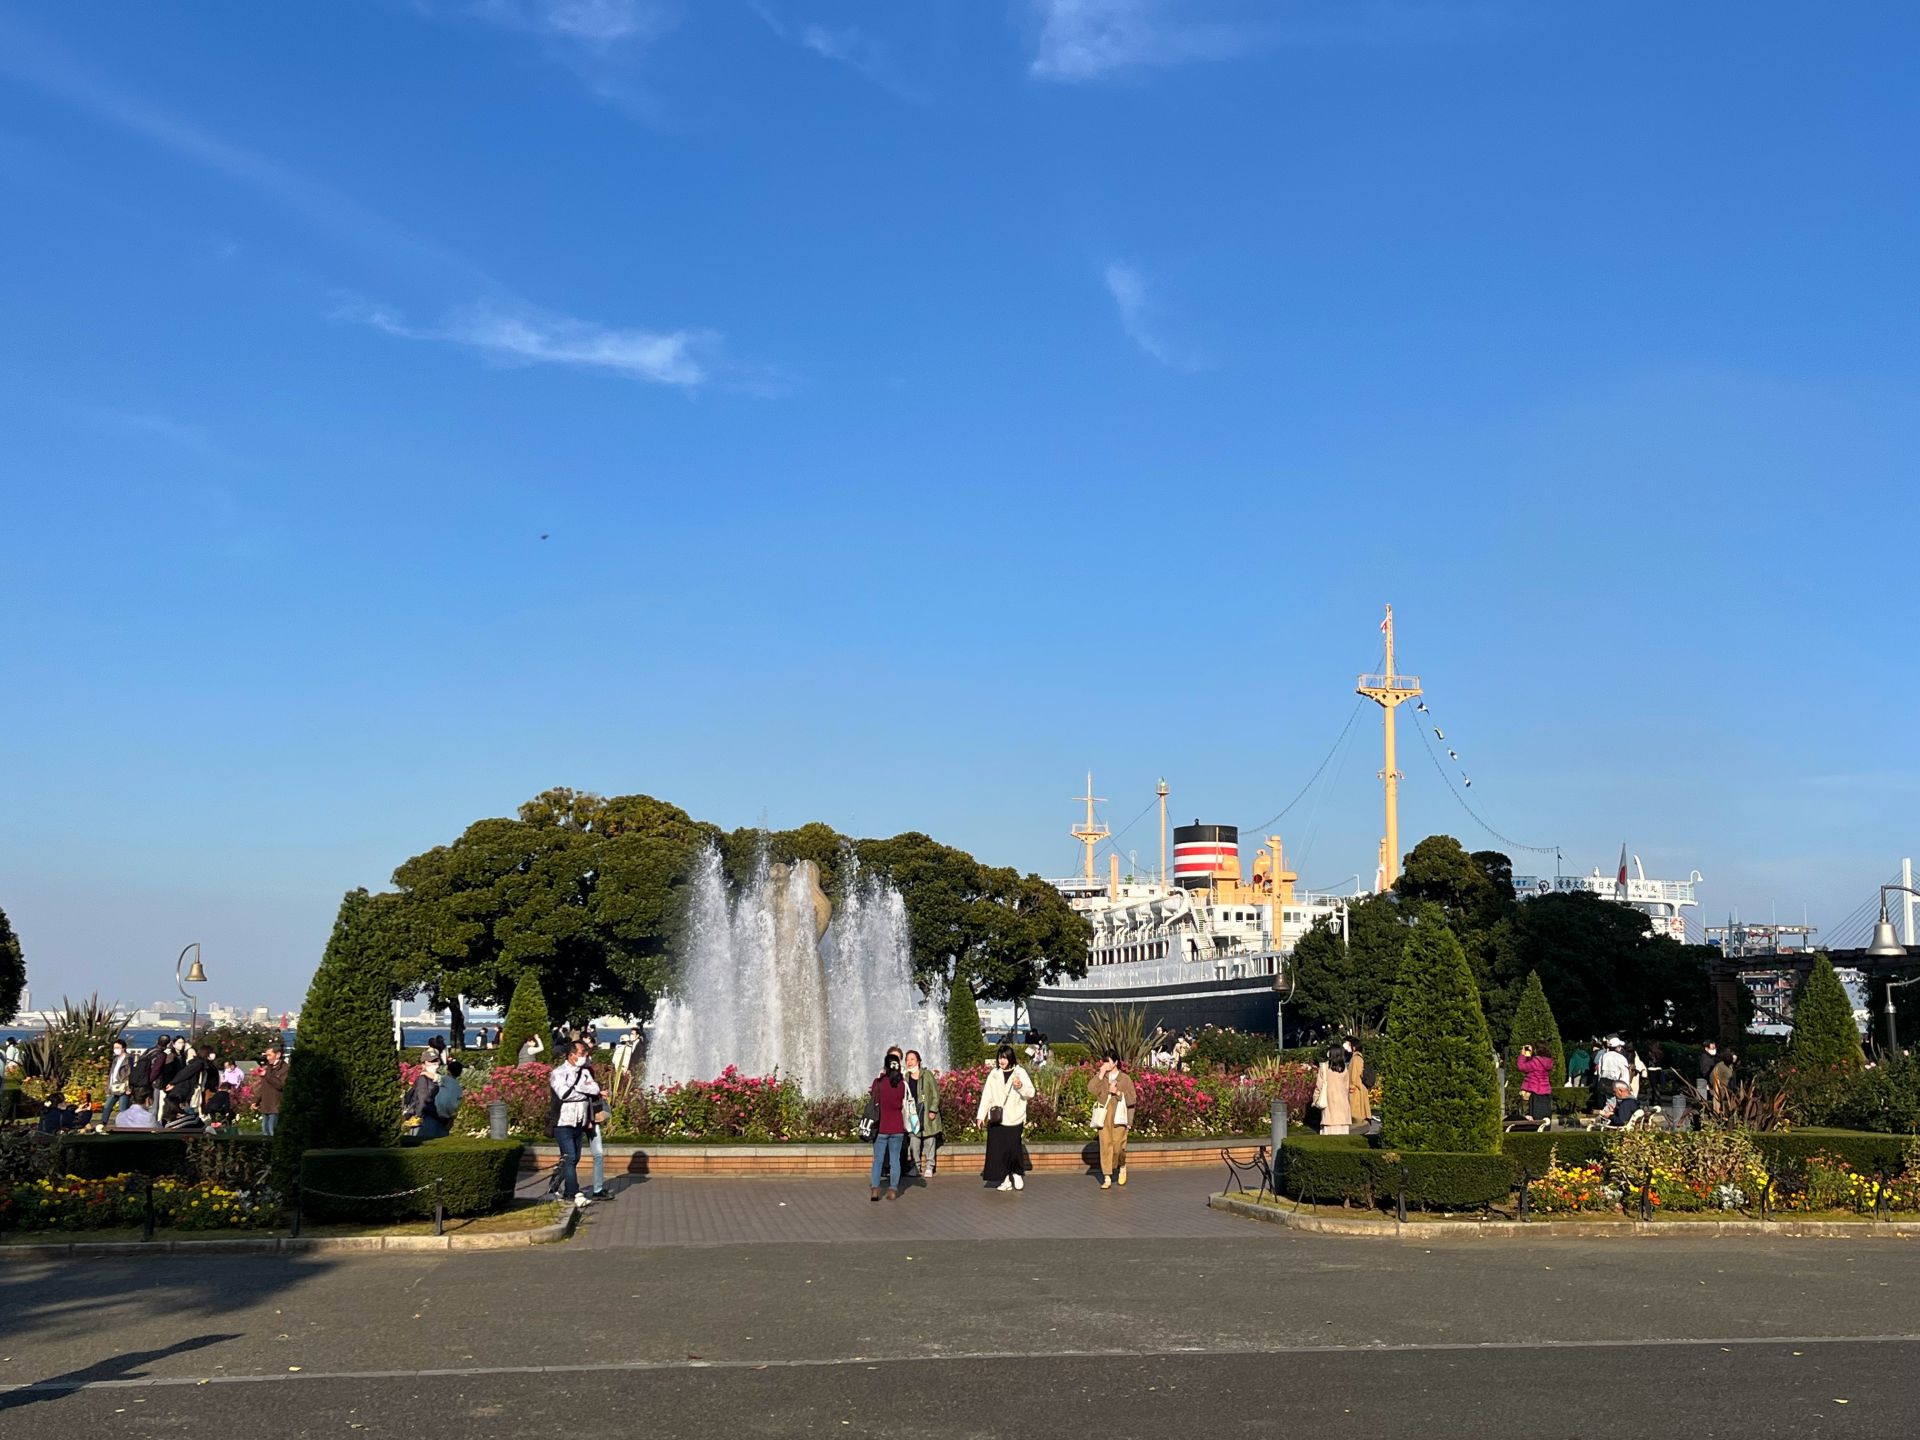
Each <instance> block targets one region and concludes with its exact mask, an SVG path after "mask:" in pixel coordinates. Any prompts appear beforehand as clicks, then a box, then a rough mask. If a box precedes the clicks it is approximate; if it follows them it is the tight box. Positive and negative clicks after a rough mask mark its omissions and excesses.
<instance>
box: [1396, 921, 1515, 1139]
mask: <svg viewBox="0 0 1920 1440" xmlns="http://www.w3.org/2000/svg"><path fill="white" fill-rule="evenodd" d="M1386 1050H1387V1053H1386V1056H1385V1059H1384V1064H1383V1065H1382V1066H1381V1070H1380V1087H1381V1094H1380V1108H1381V1112H1382V1129H1383V1132H1384V1134H1385V1138H1386V1143H1387V1144H1388V1146H1389V1147H1391V1148H1393V1149H1396V1150H1476V1151H1493V1150H1497V1149H1498V1148H1499V1146H1500V1091H1499V1084H1498V1081H1497V1079H1496V1076H1495V1074H1494V1066H1493V1045H1492V1043H1491V1042H1490V1041H1489V1040H1488V1038H1487V1020H1486V1016H1485V1015H1484V1014H1483V1013H1482V1012H1481V1009H1480V994H1479V991H1478V990H1476V989H1475V987H1474V983H1473V971H1472V970H1471V969H1470V968H1469V967H1468V965H1467V957H1466V955H1465V953H1464V952H1463V951H1462V950H1461V949H1460V942H1459V941H1458V940H1457V939H1455V938H1454V935H1453V932H1452V931H1451V930H1449V929H1448V928H1447V924H1446V920H1445V917H1444V916H1443V914H1442V913H1441V910H1440V907H1439V906H1437V905H1433V904H1425V905H1422V906H1421V908H1420V913H1419V916H1418V918H1417V919H1416V920H1415V921H1414V924H1413V928H1412V929H1411V930H1410V931H1409V932H1408V934H1407V941H1406V953H1405V955H1404V956H1403V957H1402V959H1401V962H1400V976H1399V979H1398V981H1397V982H1396V983H1395V985H1394V987H1393V1004H1392V1005H1391V1006H1390V1007H1389V1008H1388V1011H1387V1047H1386Z"/></svg>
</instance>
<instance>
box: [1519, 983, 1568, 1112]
mask: <svg viewBox="0 0 1920 1440" xmlns="http://www.w3.org/2000/svg"><path fill="white" fill-rule="evenodd" d="M1522 1045H1531V1046H1532V1047H1533V1053H1534V1054H1536V1055H1551V1056H1552V1057H1553V1083H1554V1084H1555V1085H1564V1084H1566V1082H1567V1047H1566V1046H1565V1045H1564V1044H1562V1043H1561V1040H1560V1026H1559V1025H1558V1024H1557V1023H1556V1022H1555V1020H1554V1018H1553V1007H1552V1006H1551V1005H1549V1004H1548V1003H1547V992H1546V990H1545V988H1544V987H1543V986H1542V985H1541V984H1540V972H1539V971H1538V970H1529V971H1528V972H1527V983H1526V988H1525V989H1523V990H1522V991H1521V992H1520V1005H1519V1007H1518V1008H1517V1009H1516V1010H1515V1011H1514V1012H1513V1026H1512V1028H1511V1029H1509V1030H1508V1032H1507V1063H1508V1064H1509V1065H1511V1064H1512V1063H1513V1062H1514V1061H1515V1060H1518V1059H1519V1058H1520V1047H1521V1046H1522Z"/></svg>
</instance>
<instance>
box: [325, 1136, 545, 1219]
mask: <svg viewBox="0 0 1920 1440" xmlns="http://www.w3.org/2000/svg"><path fill="white" fill-rule="evenodd" d="M522 1148H523V1147H522V1146H521V1144H520V1142H519V1141H518V1140H454V1139H447V1140H431V1141H428V1142H426V1143H425V1144H414V1145H399V1146H389V1147H385V1148H380V1149H365V1150H309V1151H307V1153H306V1154H304V1155H302V1156H301V1157H300V1206H301V1209H302V1210H303V1211H305V1213H306V1214H308V1215H310V1216H312V1217H313V1218H314V1219H316V1220H335V1219H338V1220H365V1221H380V1220H398V1219H402V1218H405V1217H408V1216H430V1215H432V1214H433V1202H434V1191H433V1184H434V1182H435V1181H436V1180H437V1181H439V1183H440V1197H441V1198H442V1199H443V1200H444V1201H445V1202H446V1207H447V1214H449V1215H490V1214H492V1213H493V1212H494V1211H496V1210H504V1209H505V1208H506V1207H507V1205H508V1204H509V1203H510V1202H511V1201H512V1199H513V1187H514V1183H515V1181H516V1179H517V1177H518V1175H519V1171H520V1152H521V1149H522ZM423 1186H424V1187H426V1188H424V1189H422V1188H421V1187H423ZM401 1191H409V1192H417V1193H409V1194H399V1193H397V1192H401ZM343 1196H353V1197H369V1198H365V1199H361V1198H354V1199H343V1198H341V1197H343ZM380 1197H385V1198H380Z"/></svg>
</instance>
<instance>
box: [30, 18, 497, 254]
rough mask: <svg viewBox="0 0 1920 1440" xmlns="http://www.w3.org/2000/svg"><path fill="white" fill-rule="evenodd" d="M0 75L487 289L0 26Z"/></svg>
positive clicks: (375, 222) (337, 196) (345, 204)
mask: <svg viewBox="0 0 1920 1440" xmlns="http://www.w3.org/2000/svg"><path fill="white" fill-rule="evenodd" d="M0 74H10V75H12V76H14V77H15V78H16V79H19V80H22V81H24V82H26V83H27V84H29V85H33V86H35V87H37V88H38V89H41V90H44V91H46V92H47V93H49V94H51V95H54V96H56V97H58V98H60V99H62V100H65V101H67V102H68V103H69V104H71V105H73V106H75V107H76V108H78V109H80V110H84V111H86V112H87V113H89V114H91V115H93V116H95V117H96V118H97V119H100V120H103V121H106V122H107V123H109V124H111V125H115V126H118V127H119V128H121V129H122V130H126V131H128V132H130V133H132V134H133V135H136V136H138V137H139V138H141V139H143V140H145V141H147V142H148V143H150V144H153V145H157V146H159V147H160V148H161V149H163V150H167V151H170V152H171V153H173V154H174V155H177V156H179V157H180V158H181V159H184V160H188V161H191V162H192V163H194V164H196V165H200V166H202V167H204V168H206V169H209V170H213V171H216V172H218V173H220V174H222V175H225V176H227V177H228V178H229V179H232V180H235V181H238V182H239V183H241V184H243V185H246V186H248V187H250V188H251V189H253V190H255V191H258V192H259V193H260V194H262V195H265V196H266V197H267V198H269V199H271V200H273V201H275V202H276V203H278V204H280V205H281V206H283V207H285V208H286V209H288V210H290V211H292V212H293V213H294V214H296V215H298V216H300V217H301V218H302V219H304V220H306V221H308V222H309V223H311V224H313V225H315V226H317V227H319V228H321V229H323V230H326V231H327V232H329V233H330V234H332V235H333V236H335V237H336V238H337V239H341V240H344V241H346V242H348V243H349V244H352V245H354V246H355V247H357V248H359V249H361V250H363V251H366V252H369V253H374V254H378V255H380V256H381V257H383V258H385V259H387V260H390V261H391V260H404V261H411V262H414V263H417V264H424V265H427V266H430V267H431V268H433V269H434V270H436V271H438V272H440V273H443V274H447V273H450V274H457V275H460V276H462V277H464V278H465V279H466V280H467V281H468V282H469V283H488V282H487V277H486V276H485V274H484V272H482V271H481V270H480V268H479V267H478V266H477V265H475V264H474V263H473V262H472V261H470V260H468V259H467V258H466V257H465V256H463V255H461V254H459V253H457V252H456V251H453V250H451V249H449V248H447V247H446V246H444V245H439V244H436V243H434V242H433V241H431V240H427V239H424V238H422V237H421V236H419V235H416V234H413V233H412V232H411V231H409V230H407V229H405V228H404V227H403V226H400V225H396V224H394V223H393V222H392V221H390V220H387V219H385V218H383V217H382V216H380V215H377V214H375V213H374V212H372V211H371V210H368V209H367V208H366V207H365V206H363V205H361V204H359V203H358V202H356V201H355V200H353V199H352V198H351V197H349V196H348V195H346V194H344V193H342V192H341V191H339V190H336V189H334V188H333V187H332V186H329V185H326V184H323V183H321V182H319V181H316V180H312V179H309V178H308V177H306V176H304V175H300V174H298V173H296V172H295V171H293V170H291V169H289V168H287V167H286V166H284V165H281V164H280V163H278V162H277V161H274V160H271V159H269V158H268V157H266V156H264V155H261V154H259V153H258V152H256V151H253V150H249V149H247V148H246V147H245V146H243V145H237V144H235V143H233V142H232V141H230V140H227V139H224V138H223V137H221V136H219V135H216V134H214V133H212V132H211V131H208V130H206V129H203V128H202V127H200V126H198V125H195V124H194V123H192V122H191V121H189V120H186V119H184V118H182V117H181V116H178V115H175V114H173V113H171V112H169V111H167V110H164V109H162V108H160V107H159V106H157V105H151V104H148V103H147V102H146V101H144V100H141V99H139V98H138V97H136V96H134V95H131V94H128V93H126V92H125V91H122V90H117V89H115V88H113V87H112V86H110V85H107V84H105V83H104V82H102V81H100V80H98V79H96V78H95V77H93V76H92V75H90V74H88V73H86V72H85V71H83V70H81V69H80V68H79V67H78V66H76V65H74V64H73V63H72V62H71V61H69V60H68V59H67V58H66V57H65V56H63V55H61V54H59V53H57V52H56V51H54V50H53V49H52V48H51V47H49V46H46V45H43V44H40V43H38V42H36V41H35V40H34V39H33V38H32V37H31V36H29V35H26V34H24V33H21V32H20V31H18V30H15V29H11V28H7V27H4V26H0Z"/></svg>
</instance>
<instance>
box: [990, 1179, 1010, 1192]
mask: <svg viewBox="0 0 1920 1440" xmlns="http://www.w3.org/2000/svg"><path fill="white" fill-rule="evenodd" d="M993 1188H994V1189H996V1190H1011V1189H1013V1177H1012V1176H1008V1177H1007V1178H1006V1179H1005V1180H1002V1181H1001V1182H1000V1183H999V1184H998V1185H996V1186H994V1187H993Z"/></svg>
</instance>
